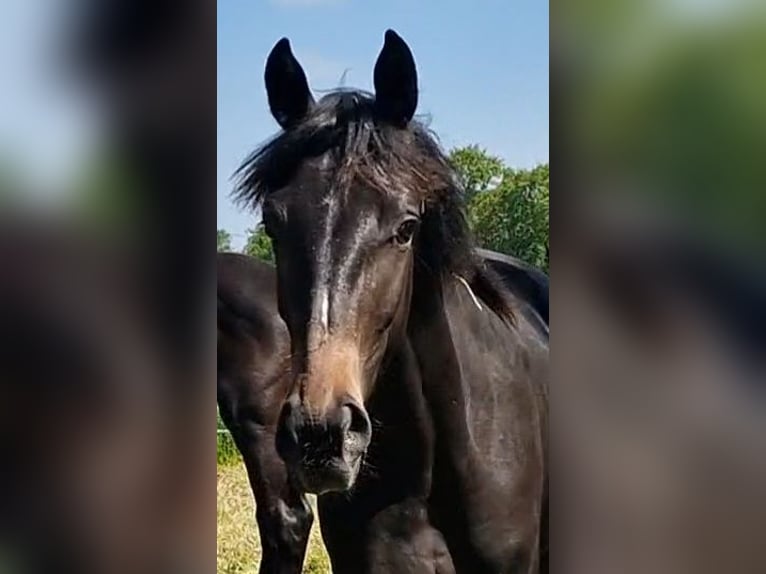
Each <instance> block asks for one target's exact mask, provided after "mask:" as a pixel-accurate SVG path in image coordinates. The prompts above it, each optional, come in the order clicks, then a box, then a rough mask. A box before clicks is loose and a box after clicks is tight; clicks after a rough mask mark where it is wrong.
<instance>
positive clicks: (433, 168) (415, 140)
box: [234, 89, 514, 321]
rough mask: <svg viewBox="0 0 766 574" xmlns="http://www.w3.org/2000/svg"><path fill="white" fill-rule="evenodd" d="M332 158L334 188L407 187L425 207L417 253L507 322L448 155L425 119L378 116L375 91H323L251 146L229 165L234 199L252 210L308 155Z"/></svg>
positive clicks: (502, 295) (507, 309) (500, 291)
mask: <svg viewBox="0 0 766 574" xmlns="http://www.w3.org/2000/svg"><path fill="white" fill-rule="evenodd" d="M328 152H329V153H332V154H333V155H334V157H335V171H334V173H333V179H334V180H335V183H336V185H335V186H334V189H337V190H343V191H344V192H345V191H348V190H349V189H350V188H351V186H352V184H354V183H357V184H363V185H368V186H370V187H371V188H373V189H376V190H378V191H379V192H380V193H397V192H402V191H407V192H408V193H412V194H414V195H415V197H418V198H419V199H420V200H421V201H422V202H423V204H424V206H425V211H424V214H423V221H422V225H421V232H420V237H419V240H418V243H417V246H416V260H417V262H418V264H421V265H423V266H424V267H425V268H426V269H427V270H428V271H429V272H431V273H435V274H436V273H438V274H440V275H441V276H442V277H443V278H445V279H446V278H449V276H450V275H456V276H459V277H462V278H463V279H465V280H466V281H467V282H468V283H469V284H470V286H471V288H472V289H473V290H474V291H475V293H476V295H477V296H478V297H479V298H480V299H482V300H483V301H484V302H485V303H486V304H487V305H488V306H489V307H490V308H491V309H493V310H494V311H495V312H496V313H497V314H498V315H499V316H500V317H502V318H503V319H505V320H509V321H513V317H514V313H513V310H512V305H511V303H510V301H509V299H508V297H507V296H506V292H505V290H504V288H503V287H502V284H501V282H500V280H499V279H498V278H497V277H496V276H495V274H494V272H493V271H492V270H491V269H489V268H487V267H486V266H485V265H484V263H483V262H482V260H481V258H479V257H478V256H477V255H476V254H475V252H474V242H473V238H472V235H471V232H470V229H469V226H468V222H467V220H466V217H465V199H464V193H463V190H462V188H461V186H460V184H459V182H458V180H457V178H456V177H455V171H454V168H453V166H452V165H451V163H450V161H449V159H448V158H447V156H446V155H445V154H444V152H443V151H442V150H441V147H440V146H439V144H438V143H437V141H436V139H435V138H434V136H433V135H432V134H431V133H430V132H429V130H428V129H427V128H426V126H425V125H423V124H422V123H420V122H418V121H415V120H413V121H411V122H410V123H409V124H408V125H407V127H406V128H404V129H402V128H397V127H394V126H390V125H387V124H385V123H383V122H379V121H378V120H377V118H376V114H375V97H374V96H373V95H371V94H369V93H366V92H362V91H359V90H345V89H341V90H336V91H333V92H330V93H328V94H327V95H325V96H324V97H323V98H322V99H321V100H319V102H317V103H316V104H315V105H314V107H313V108H311V110H310V111H309V112H308V114H307V115H306V117H305V118H304V119H303V121H301V122H300V123H298V124H297V125H295V126H293V127H290V128H289V129H286V130H284V131H282V132H280V133H279V134H277V135H276V136H275V137H274V138H273V139H271V140H270V141H268V142H266V143H265V144H264V145H263V146H261V147H260V148H258V149H256V150H255V151H254V152H253V153H252V154H250V156H249V157H248V158H247V159H246V160H245V161H244V162H243V164H242V165H241V166H240V168H239V169H238V170H237V171H236V172H235V178H236V186H235V188H234V197H235V200H236V201H237V203H239V204H243V205H245V206H247V207H248V208H250V209H256V208H257V207H258V206H259V205H261V204H262V202H263V201H264V200H265V199H266V198H267V197H268V196H269V194H271V193H272V192H274V191H277V190H279V189H281V188H283V187H285V186H286V185H288V184H289V183H290V181H291V180H292V178H293V177H294V176H295V174H296V172H297V171H298V169H299V168H300V166H301V165H302V164H303V163H304V162H305V161H307V160H310V159H312V158H317V157H320V156H322V155H324V154H326V153H328Z"/></svg>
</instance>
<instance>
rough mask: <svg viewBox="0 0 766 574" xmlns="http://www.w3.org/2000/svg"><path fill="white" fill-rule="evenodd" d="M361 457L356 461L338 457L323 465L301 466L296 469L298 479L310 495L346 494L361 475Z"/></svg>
mask: <svg viewBox="0 0 766 574" xmlns="http://www.w3.org/2000/svg"><path fill="white" fill-rule="evenodd" d="M360 460H361V457H359V458H357V459H356V460H354V461H351V462H347V461H346V460H344V459H342V458H340V457H336V458H333V459H330V460H328V461H326V462H325V463H324V464H322V465H314V464H309V465H301V466H300V467H299V468H298V469H296V470H297V471H296V473H295V474H296V477H297V479H298V482H299V483H300V485H301V486H302V487H303V490H305V491H306V492H308V493H309V494H316V495H321V494H327V493H329V492H346V491H348V490H350V489H351V487H353V486H354V482H356V478H357V475H358V474H359V466H360Z"/></svg>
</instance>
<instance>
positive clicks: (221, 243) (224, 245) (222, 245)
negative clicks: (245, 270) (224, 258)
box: [217, 229, 231, 251]
mask: <svg viewBox="0 0 766 574" xmlns="http://www.w3.org/2000/svg"><path fill="white" fill-rule="evenodd" d="M217 236H218V237H217V239H218V251H231V234H230V233H229V232H228V231H226V230H225V229H219V230H218V233H217Z"/></svg>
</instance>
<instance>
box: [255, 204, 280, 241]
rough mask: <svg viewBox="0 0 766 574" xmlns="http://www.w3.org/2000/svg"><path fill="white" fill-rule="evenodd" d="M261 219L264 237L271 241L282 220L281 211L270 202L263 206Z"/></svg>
mask: <svg viewBox="0 0 766 574" xmlns="http://www.w3.org/2000/svg"><path fill="white" fill-rule="evenodd" d="M261 217H262V221H263V229H264V231H265V232H266V235H268V236H269V237H271V238H272V239H273V238H274V236H275V235H276V231H277V229H278V227H279V226H280V224H281V223H282V222H283V220H284V213H283V210H282V209H280V208H279V206H277V205H275V204H273V203H272V202H267V203H264V205H263V210H262V213H261Z"/></svg>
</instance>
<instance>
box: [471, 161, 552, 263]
mask: <svg viewBox="0 0 766 574" xmlns="http://www.w3.org/2000/svg"><path fill="white" fill-rule="evenodd" d="M549 179H550V177H549V168H548V165H547V164H545V165H539V166H537V167H535V168H533V169H531V170H514V169H511V168H505V169H504V170H503V177H502V180H501V182H500V183H499V184H498V186H497V187H496V188H494V189H492V190H490V191H485V192H483V193H479V194H476V195H475V196H474V197H473V200H472V201H471V202H470V204H469V209H468V216H469V219H470V222H471V226H472V228H473V232H474V235H475V236H476V239H477V241H478V242H479V244H481V245H482V246H483V247H486V248H488V249H492V250H494V251H500V252H503V253H508V254H511V255H514V256H516V257H518V258H519V259H522V260H524V261H526V262H527V263H529V264H531V265H534V266H535V267H538V268H540V269H542V270H543V271H545V272H546V273H547V272H548V233H549V215H548V209H549Z"/></svg>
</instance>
